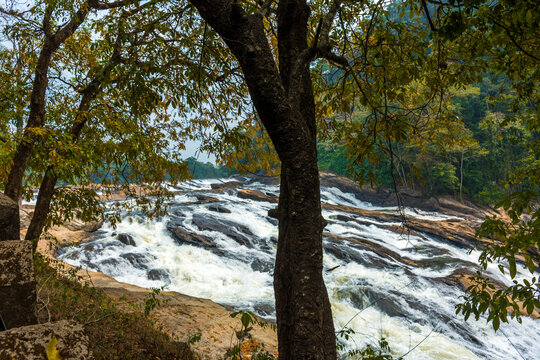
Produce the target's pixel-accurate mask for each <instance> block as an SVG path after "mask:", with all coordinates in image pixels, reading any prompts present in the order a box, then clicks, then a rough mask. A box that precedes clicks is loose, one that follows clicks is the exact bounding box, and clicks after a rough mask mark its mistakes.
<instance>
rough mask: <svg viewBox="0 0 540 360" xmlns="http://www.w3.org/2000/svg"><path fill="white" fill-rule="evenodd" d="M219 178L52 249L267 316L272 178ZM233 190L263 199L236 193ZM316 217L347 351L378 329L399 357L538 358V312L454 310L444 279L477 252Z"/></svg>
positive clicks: (120, 274)
mask: <svg viewBox="0 0 540 360" xmlns="http://www.w3.org/2000/svg"><path fill="white" fill-rule="evenodd" d="M236 180H238V179H236ZM224 181H229V180H227V179H212V180H195V181H189V182H184V183H181V184H179V185H178V186H176V187H171V190H175V191H178V192H179V193H178V194H177V195H175V198H174V201H172V202H171V204H170V209H169V215H168V216H167V217H162V218H159V219H154V220H149V219H146V218H144V217H143V216H141V215H137V214H131V215H126V216H124V217H123V218H122V221H121V222H120V223H118V224H117V227H116V228H113V227H112V226H111V225H110V224H107V223H105V224H104V225H103V226H102V228H101V229H100V230H99V231H98V232H96V235H95V237H94V238H92V239H91V240H89V241H87V242H85V243H83V244H80V245H78V246H73V247H66V248H63V249H61V250H60V251H59V253H58V257H59V259H61V260H63V261H65V262H67V263H69V264H71V265H74V266H80V267H82V268H87V269H90V270H96V271H100V272H103V273H105V274H107V275H109V276H112V277H113V278H115V279H117V280H118V281H121V282H126V283H131V284H135V285H139V286H143V287H147V288H160V287H162V286H165V287H166V288H167V289H168V290H173V291H178V292H180V293H184V294H187V295H191V296H196V297H202V298H208V299H211V300H213V301H215V302H217V303H220V304H223V305H226V306H228V307H231V308H234V309H243V310H251V311H254V312H255V313H257V314H258V315H260V316H262V317H264V318H267V319H270V320H271V319H272V318H273V317H274V315H275V313H274V311H275V310H274V299H273V287H272V271H273V261H274V257H275V252H276V238H277V233H278V230H277V226H276V224H277V223H276V220H274V219H272V218H270V217H268V215H267V213H268V210H270V209H271V208H274V207H275V206H276V204H275V203H273V202H272V201H273V200H272V199H273V197H274V196H277V195H278V193H279V186H277V185H275V184H274V185H268V184H262V183H260V182H257V181H255V180H253V179H250V178H244V179H243V181H242V184H241V185H240V186H239V187H230V188H226V187H225V188H224V189H222V191H213V190H212V184H220V183H223V182H224ZM239 189H244V190H253V191H255V192H259V193H263V194H264V195H266V196H267V199H266V200H265V199H257V200H254V199H249V198H246V197H243V198H241V197H239V196H238V191H239ZM186 191H187V192H186ZM321 196H322V202H323V203H325V204H330V205H346V206H349V207H354V208H358V209H367V210H376V211H382V212H385V213H395V212H396V209H395V208H388V207H387V208H381V207H377V206H373V205H372V204H370V203H368V202H365V201H362V200H361V199H358V198H356V197H355V195H353V194H351V193H347V192H344V191H342V190H340V189H338V188H335V187H323V188H322V189H321ZM261 200H262V201H261ZM405 213H406V215H407V216H410V217H412V218H415V219H418V220H420V221H422V220H426V221H429V220H430V221H442V220H448V219H452V218H453V217H452V216H449V215H444V214H439V213H434V212H425V211H416V210H414V209H405ZM323 216H324V217H325V219H327V220H328V222H329V224H328V225H327V227H326V228H325V232H328V233H327V234H326V236H325V237H324V248H325V255H324V268H325V269H326V270H325V281H326V284H327V288H328V293H329V296H330V299H331V303H332V311H333V314H334V322H335V327H336V330H339V329H343V328H344V327H346V328H350V329H352V330H354V334H352V336H351V338H350V339H349V340H348V341H345V340H344V339H340V341H342V342H343V343H344V345H345V346H346V347H347V349H354V348H361V347H363V346H365V345H367V344H372V345H374V346H376V344H377V342H378V339H380V338H381V337H384V338H385V339H386V340H387V341H388V343H389V345H390V348H391V349H392V353H393V354H394V355H396V357H397V356H399V355H403V354H407V356H406V357H405V358H407V359H418V360H424V359H456V360H457V359H459V360H463V359H521V358H523V359H527V360H529V359H531V360H534V359H540V320H537V319H531V318H528V317H524V318H523V324H521V325H520V324H518V323H517V322H516V321H513V320H511V321H510V322H509V323H508V324H506V323H503V324H502V325H501V328H500V330H499V331H498V332H495V331H493V329H492V328H491V325H490V324H487V323H486V321H485V319H480V320H479V321H475V320H474V319H469V320H468V321H467V322H465V321H463V318H462V316H456V315H455V305H456V304H457V303H458V302H459V300H460V296H462V295H463V291H462V290H461V289H460V287H459V286H456V283H455V282H453V281H451V275H452V274H455V273H456V272H459V271H462V270H463V269H467V270H468V271H471V270H474V269H476V267H477V265H476V263H477V258H478V255H479V254H478V252H472V253H469V251H468V250H467V249H464V248H460V247H457V246H455V245H453V244H452V243H450V242H447V241H444V239H439V238H436V237H434V236H431V235H428V234H416V235H410V234H403V233H400V232H399V231H397V232H396V231H392V227H393V226H394V227H396V228H397V226H400V225H401V223H400V222H399V221H395V220H394V221H390V222H388V221H380V220H377V219H374V218H367V217H362V216H360V215H358V214H355V213H350V212H347V211H341V210H339V208H338V207H333V208H326V209H324V210H323ZM459 220H460V219H459V218H455V221H459ZM175 229H176V230H175ZM171 231H172V232H171ZM173 232H175V234H176V235H173ZM194 236H195V237H194ZM200 244H206V245H200ZM329 270H330V271H329ZM520 271H521V272H522V274H523V275H526V272H524V271H523V270H520ZM488 273H489V274H490V276H491V277H493V278H494V279H496V280H498V281H500V282H503V283H509V281H510V280H509V279H507V278H505V277H504V276H503V275H501V274H500V272H499V271H498V270H497V269H496V268H495V267H493V268H489V269H488Z"/></svg>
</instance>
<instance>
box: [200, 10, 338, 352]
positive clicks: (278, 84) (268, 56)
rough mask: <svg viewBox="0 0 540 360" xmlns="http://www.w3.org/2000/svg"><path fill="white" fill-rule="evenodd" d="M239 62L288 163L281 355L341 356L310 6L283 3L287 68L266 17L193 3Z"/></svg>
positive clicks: (278, 287)
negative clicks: (306, 55)
mask: <svg viewBox="0 0 540 360" xmlns="http://www.w3.org/2000/svg"><path fill="white" fill-rule="evenodd" d="M192 3H193V4H194V5H195V7H197V9H198V10H199V13H200V14H201V16H202V17H203V18H204V19H205V20H206V21H207V22H208V23H209V25H210V26H212V27H213V28H214V30H215V31H216V32H217V33H218V34H219V35H220V36H221V37H222V38H223V40H224V41H225V42H226V43H227V46H228V47H229V48H230V49H231V51H232V53H233V54H234V55H235V57H236V58H237V59H238V62H239V64H240V67H241V68H242V72H243V74H244V77H245V80H246V84H247V86H248V88H249V92H250V95H251V99H252V100H253V103H254V105H255V108H256V110H257V113H258V114H259V117H260V118H261V121H262V122H263V124H264V126H265V129H266V130H267V132H268V134H269V136H270V138H271V139H272V142H273V144H274V147H275V149H276V151H277V153H278V156H279V158H280V160H281V164H282V165H281V193H280V200H279V206H278V209H277V217H278V219H279V239H278V250H277V256H276V264H275V272H274V290H275V297H276V313H277V327H278V341H279V358H280V359H282V360H288V359H335V358H336V357H337V353H336V340H335V332H334V325H333V322H332V312H331V308H330V302H329V299H328V294H327V291H326V287H325V285H324V280H323V276H322V254H323V253H322V229H323V227H324V220H323V218H322V215H321V205H320V188H319V185H320V184H319V172H318V168H317V151H316V128H315V113H314V99H313V93H312V88H311V79H310V76H309V62H306V63H304V64H302V66H300V67H298V66H297V65H298V64H297V61H298V60H299V59H300V56H299V54H300V53H302V51H303V50H305V49H306V48H307V39H306V33H307V19H308V16H309V9H308V7H307V5H306V3H305V1H302V0H290V1H280V2H279V5H278V28H279V29H278V32H279V34H278V42H279V53H280V54H279V57H280V59H279V62H280V71H278V70H277V66H276V63H275V61H274V58H273V55H272V52H271V50H270V47H269V45H268V40H267V38H266V35H265V32H264V26H263V18H262V16H261V15H260V14H253V15H248V14H246V13H245V11H244V10H243V8H242V5H240V3H237V2H235V1H232V0H220V1H218V0H213V1H211V0H192Z"/></svg>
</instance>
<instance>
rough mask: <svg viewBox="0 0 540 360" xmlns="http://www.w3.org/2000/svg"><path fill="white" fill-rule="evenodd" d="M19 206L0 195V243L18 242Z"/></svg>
mask: <svg viewBox="0 0 540 360" xmlns="http://www.w3.org/2000/svg"><path fill="white" fill-rule="evenodd" d="M19 231H20V224H19V206H18V205H17V203H16V202H15V201H13V200H11V199H10V198H9V197H7V196H6V195H4V194H0V241H4V240H19V237H20V235H19Z"/></svg>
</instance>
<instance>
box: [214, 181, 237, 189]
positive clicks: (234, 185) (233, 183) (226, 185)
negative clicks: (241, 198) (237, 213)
mask: <svg viewBox="0 0 540 360" xmlns="http://www.w3.org/2000/svg"><path fill="white" fill-rule="evenodd" d="M241 185H242V183H241V182H240V181H227V182H224V183H217V184H211V185H210V186H211V187H212V190H224V189H230V188H237V187H239V186H241Z"/></svg>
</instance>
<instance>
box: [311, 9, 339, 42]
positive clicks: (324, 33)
mask: <svg viewBox="0 0 540 360" xmlns="http://www.w3.org/2000/svg"><path fill="white" fill-rule="evenodd" d="M340 5H341V0H334V2H332V5H330V11H328V14H326V16H325V17H324V19H322V21H321V31H320V35H319V38H320V39H317V38H316V39H315V41H314V44H313V45H314V46H315V48H316V49H317V51H320V52H326V51H330V30H331V29H332V24H333V23H334V18H335V17H336V14H337V12H338V10H339V7H340ZM317 42H318V44H317Z"/></svg>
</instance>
